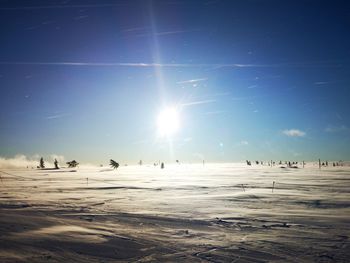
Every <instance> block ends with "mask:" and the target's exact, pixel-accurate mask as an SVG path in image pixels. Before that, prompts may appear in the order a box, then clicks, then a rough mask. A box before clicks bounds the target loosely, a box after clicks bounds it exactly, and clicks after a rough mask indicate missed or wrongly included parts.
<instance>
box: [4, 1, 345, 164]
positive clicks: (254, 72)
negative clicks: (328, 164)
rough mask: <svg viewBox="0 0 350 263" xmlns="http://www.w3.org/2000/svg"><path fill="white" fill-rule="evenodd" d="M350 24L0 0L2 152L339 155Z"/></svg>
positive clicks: (323, 7) (313, 4)
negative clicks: (177, 121) (162, 123)
mask: <svg viewBox="0 0 350 263" xmlns="http://www.w3.org/2000/svg"><path fill="white" fill-rule="evenodd" d="M349 28H350V3H349V1H262V0H256V1H252V0H244V1H243V0H242V1H220V0H217V1H216V0H203V1H190V0H181V1H177V0H164V1H146V0H145V1H129V0H128V1H106V0H100V1H97V0H95V1H93V0H91V1H74V0H72V1H67V0H66V1H34V0H33V1H13V0H11V1H4V0H2V1H0V34H1V41H0V87H1V97H0V125H1V126H0V127H1V128H0V156H2V157H11V156H14V155H16V154H25V155H27V156H33V155H35V154H39V155H43V156H46V155H49V154H53V153H54V154H59V155H64V156H65V158H66V159H67V160H68V159H76V160H78V161H80V162H90V163H96V164H98V163H106V162H107V161H108V159H109V158H113V159H115V160H118V161H120V162H122V163H124V162H125V163H126V162H128V163H136V162H137V161H138V160H140V159H142V160H144V162H154V161H156V160H159V159H161V160H165V161H168V160H172V161H174V160H175V159H179V160H181V161H191V162H193V161H201V160H202V159H205V160H206V161H219V162H224V161H225V162H226V161H240V160H245V159H251V160H255V159H266V160H269V159H276V160H279V159H282V160H286V159H292V160H315V159H318V158H323V159H329V160H339V159H342V160H349V159H350V158H349V157H350V117H349V116H350V107H349V99H350V89H349V84H350V66H349V62H350V59H349V58H350V36H349ZM171 105H174V106H176V107H177V108H178V110H179V113H180V118H181V128H180V130H179V131H178V133H177V134H176V135H175V136H173V138H172V140H171V142H169V140H167V139H164V138H158V137H157V129H156V119H157V115H158V114H159V112H160V111H161V109H162V108H164V107H166V106H171Z"/></svg>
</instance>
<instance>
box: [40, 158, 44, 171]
mask: <svg viewBox="0 0 350 263" xmlns="http://www.w3.org/2000/svg"><path fill="white" fill-rule="evenodd" d="M40 168H42V169H43V168H45V162H44V158H43V157H41V158H40Z"/></svg>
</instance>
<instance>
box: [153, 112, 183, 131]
mask: <svg viewBox="0 0 350 263" xmlns="http://www.w3.org/2000/svg"><path fill="white" fill-rule="evenodd" d="M157 127H158V133H159V135H160V136H162V137H164V136H166V137H170V136H172V135H173V134H175V133H176V132H177V131H178V129H179V127H180V120H179V114H178V112H177V110H176V109H175V108H166V109H164V110H163V111H162V112H160V114H159V115H158V119H157Z"/></svg>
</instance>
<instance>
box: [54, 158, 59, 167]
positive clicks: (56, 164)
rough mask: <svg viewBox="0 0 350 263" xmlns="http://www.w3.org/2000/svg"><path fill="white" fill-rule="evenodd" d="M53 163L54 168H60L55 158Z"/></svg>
mask: <svg viewBox="0 0 350 263" xmlns="http://www.w3.org/2000/svg"><path fill="white" fill-rule="evenodd" d="M54 165H55V169H60V168H59V167H58V161H57V159H55V161H54Z"/></svg>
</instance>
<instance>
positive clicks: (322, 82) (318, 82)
mask: <svg viewBox="0 0 350 263" xmlns="http://www.w3.org/2000/svg"><path fill="white" fill-rule="evenodd" d="M328 83H329V82H328V81H317V82H314V85H326V84H328Z"/></svg>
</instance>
